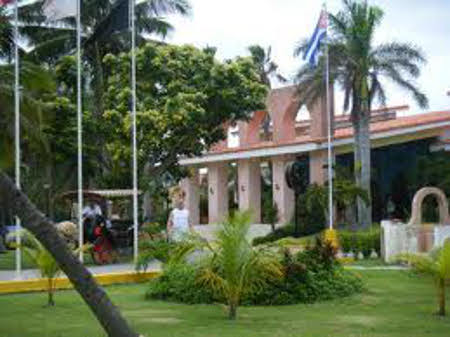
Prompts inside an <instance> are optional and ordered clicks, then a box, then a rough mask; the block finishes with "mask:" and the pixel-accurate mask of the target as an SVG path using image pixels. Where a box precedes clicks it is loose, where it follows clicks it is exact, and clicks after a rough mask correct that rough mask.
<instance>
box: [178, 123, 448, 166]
mask: <svg viewBox="0 0 450 337" xmlns="http://www.w3.org/2000/svg"><path fill="white" fill-rule="evenodd" d="M449 126H450V120H447V121H441V122H435V123H429V124H423V125H419V126H412V127H405V128H399V129H394V130H388V131H381V132H373V133H371V135H370V139H371V141H372V142H373V146H374V147H376V146H387V145H391V144H397V143H401V142H407V141H411V140H417V139H425V138H430V137H434V136H437V135H439V133H440V132H441V130H442V129H443V128H446V127H449ZM353 142H354V137H346V138H338V139H335V140H334V141H333V147H335V148H337V151H338V152H340V153H343V152H346V151H345V150H344V148H345V147H348V145H351V144H353ZM326 148H327V142H326V141H322V142H305V143H298V144H280V145H278V146H271V147H261V148H254V149H248V150H246V149H237V150H236V151H231V150H230V151H226V152H218V153H207V154H205V155H203V156H201V157H194V158H183V159H180V165H182V166H191V165H201V164H209V163H216V162H224V161H225V162H229V161H237V160H243V159H255V158H268V157H276V156H285V155H299V154H302V153H308V152H311V151H320V150H325V149H326Z"/></svg>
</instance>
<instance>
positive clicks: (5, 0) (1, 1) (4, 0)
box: [0, 0, 14, 6]
mask: <svg viewBox="0 0 450 337" xmlns="http://www.w3.org/2000/svg"><path fill="white" fill-rule="evenodd" d="M11 2H14V0H0V6H6V5H9V4H10V3H11Z"/></svg>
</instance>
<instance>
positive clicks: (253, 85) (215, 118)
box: [99, 43, 267, 185]
mask: <svg viewBox="0 0 450 337" xmlns="http://www.w3.org/2000/svg"><path fill="white" fill-rule="evenodd" d="M105 62H106V65H107V67H106V70H107V71H106V74H107V82H106V83H107V90H106V94H105V104H106V110H105V113H104V115H103V118H104V122H103V123H102V125H101V127H102V129H101V130H99V131H101V132H102V133H103V136H104V137H105V138H106V151H108V153H109V157H110V158H112V162H111V163H110V165H111V167H110V171H111V172H112V175H113V176H114V179H115V180H116V181H121V182H123V184H124V185H125V184H128V182H129V178H128V177H129V165H130V163H131V152H130V146H129V144H130V142H131V139H130V126H131V123H130V122H131V120H130V111H129V102H130V90H129V86H128V74H129V63H130V62H129V55H128V54H121V55H118V56H114V55H107V56H106V57H105ZM137 69H138V76H137V77H138V83H137V96H138V106H137V110H138V111H137V122H138V144H139V163H140V165H141V167H140V171H141V172H142V171H143V170H144V166H147V167H146V172H145V175H147V176H149V177H159V176H160V175H161V174H162V172H170V173H172V174H174V175H179V174H180V173H181V172H180V168H179V167H178V165H177V162H178V159H179V158H180V156H188V157H189V156H199V155H201V154H202V153H203V152H204V151H205V150H208V149H209V147H210V146H211V145H213V144H215V143H217V142H218V141H220V140H222V139H224V138H225V136H226V134H225V132H224V131H225V130H224V128H223V125H224V124H225V123H227V122H230V123H233V122H234V121H237V120H240V119H246V118H248V117H249V115H250V113H251V112H252V111H255V110H257V109H259V108H261V107H263V106H264V100H265V97H266V94H267V90H266V87H265V86H264V85H262V84H261V83H259V81H258V74H257V72H256V70H255V67H254V64H253V62H252V61H251V59H249V58H237V59H235V60H232V61H226V62H224V63H221V62H219V61H217V60H216V59H215V57H214V52H213V51H212V50H211V49H208V50H199V49H196V48H194V47H192V46H170V45H155V44H153V43H148V44H146V45H145V46H143V47H141V48H139V50H138V51H137Z"/></svg>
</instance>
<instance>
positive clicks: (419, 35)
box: [168, 0, 450, 114]
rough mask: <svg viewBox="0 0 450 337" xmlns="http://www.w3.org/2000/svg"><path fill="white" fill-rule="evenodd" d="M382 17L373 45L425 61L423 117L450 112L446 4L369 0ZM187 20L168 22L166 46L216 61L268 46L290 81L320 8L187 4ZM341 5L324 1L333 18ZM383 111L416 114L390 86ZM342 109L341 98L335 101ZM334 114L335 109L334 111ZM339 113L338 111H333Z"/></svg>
mask: <svg viewBox="0 0 450 337" xmlns="http://www.w3.org/2000/svg"><path fill="white" fill-rule="evenodd" d="M370 2H371V3H372V4H377V5H379V6H380V7H381V8H382V9H383V10H384V12H385V17H384V20H383V22H382V24H381V26H380V28H379V30H378V33H377V35H376V37H375V42H376V43H384V42H389V41H399V42H410V43H413V44H415V45H417V46H419V47H420V48H421V49H422V50H423V52H424V53H425V55H426V57H427V60H428V62H427V64H426V65H425V66H424V67H423V70H422V75H421V77H420V78H419V80H418V81H417V84H418V85H419V87H420V88H421V89H422V90H423V91H424V92H425V93H426V94H427V96H428V98H429V101H430V107H429V109H427V111H437V110H448V109H450V96H447V95H446V94H447V91H448V90H450V0H427V1H423V0H371V1H370ZM190 3H191V5H192V14H191V16H190V17H188V18H180V17H170V18H169V19H170V22H171V23H172V24H173V25H174V26H175V31H174V33H172V34H171V36H170V37H169V38H168V42H171V43H176V44H186V43H187V44H193V45H195V46H197V47H204V46H208V45H209V46H214V47H217V49H218V52H217V56H218V57H219V58H221V59H227V58H233V57H236V56H238V55H241V56H244V55H248V52H247V46H249V45H251V44H260V45H261V46H264V47H267V46H272V57H273V59H274V61H275V62H276V63H277V64H278V65H279V67H280V72H281V73H282V74H283V75H285V76H286V77H288V78H291V79H292V77H293V75H294V74H295V71H296V69H298V68H299V67H300V66H301V65H302V63H303V62H302V60H301V59H299V58H294V57H293V50H294V47H295V45H296V44H297V43H298V41H299V40H301V39H303V38H308V37H309V36H310V35H311V34H312V32H313V30H314V28H315V25H316V23H317V20H318V16H319V13H320V10H321V6H322V2H321V1H315V0H227V1H219V0H190ZM339 8H341V1H340V0H328V9H329V11H330V12H332V13H335V12H336V11H337V10H339ZM387 89H388V90H387V92H388V105H391V106H392V105H403V104H408V105H410V110H409V111H407V112H403V113H402V114H414V113H420V112H422V110H421V109H420V108H418V107H417V106H416V105H415V104H414V102H413V100H412V98H411V97H410V96H409V95H407V94H406V93H405V92H403V91H402V90H399V89H398V88H396V87H395V86H392V85H387ZM336 96H337V97H336V105H337V107H342V95H340V94H339V93H338V94H337V95H336ZM338 109H339V108H338ZM337 113H338V111H337Z"/></svg>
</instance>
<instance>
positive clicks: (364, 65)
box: [295, 0, 428, 227]
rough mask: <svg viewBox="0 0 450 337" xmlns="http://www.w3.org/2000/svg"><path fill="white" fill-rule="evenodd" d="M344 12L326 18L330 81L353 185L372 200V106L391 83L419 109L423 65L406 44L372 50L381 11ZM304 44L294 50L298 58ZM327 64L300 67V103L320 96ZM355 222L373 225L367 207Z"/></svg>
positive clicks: (347, 7) (359, 6)
mask: <svg viewBox="0 0 450 337" xmlns="http://www.w3.org/2000/svg"><path fill="white" fill-rule="evenodd" d="M342 2H343V7H344V8H343V9H342V10H341V11H339V12H338V13H337V14H336V15H333V14H330V15H329V21H330V36H329V37H328V46H329V66H330V80H331V82H332V83H337V84H338V85H339V86H340V87H341V88H342V89H343V91H344V104H343V105H344V110H345V111H348V110H350V114H351V120H352V124H353V130H354V135H355V143H354V174H355V180H356V182H357V184H358V185H359V186H360V187H362V188H363V189H365V190H366V191H367V192H368V194H369V195H370V179H371V173H370V165H371V163H370V129H369V125H370V111H371V109H372V106H373V105H374V104H375V103H380V104H381V105H385V104H386V101H387V93H386V89H385V86H384V83H385V81H390V82H393V83H394V84H396V85H397V86H399V87H400V88H401V89H404V90H406V91H407V92H409V93H411V94H412V97H413V98H414V100H415V101H416V102H417V103H418V105H419V106H420V107H422V108H425V107H427V105H428V100H427V97H426V96H425V95H424V94H423V93H422V92H421V91H420V90H419V89H418V87H417V86H416V84H415V80H416V79H417V78H418V77H419V75H420V66H421V65H422V64H423V63H424V62H425V57H424V55H423V54H422V52H421V51H420V50H419V49H418V48H416V47H415V46H412V45H411V44H407V43H398V42H390V43H383V44H380V45H375V43H374V35H375V32H376V29H377V28H378V27H379V26H380V24H381V22H382V19H383V11H382V10H381V9H380V8H379V7H376V6H370V5H369V4H368V2H367V1H359V0H343V1H342ZM307 44H308V42H307V41H303V42H301V43H300V44H299V45H298V47H297V48H296V49H295V55H297V56H298V55H301V54H303V53H304V52H305V50H306V49H307ZM325 65H326V62H325V58H324V57H321V58H320V60H319V65H318V67H316V68H311V67H310V66H308V65H305V66H303V67H302V68H301V69H300V70H299V71H298V73H297V76H296V80H297V83H298V86H299V96H300V99H301V101H303V102H305V103H311V102H313V101H315V100H317V99H318V98H319V97H320V96H322V95H324V92H325V85H324V80H323V78H324V76H323V74H324V69H325ZM357 204H358V205H357V206H358V222H359V224H360V225H361V226H362V227H367V226H369V225H370V224H371V218H372V215H371V206H370V203H369V204H368V205H367V206H366V205H365V204H364V202H363V201H362V200H361V199H359V200H358V203H357Z"/></svg>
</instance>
